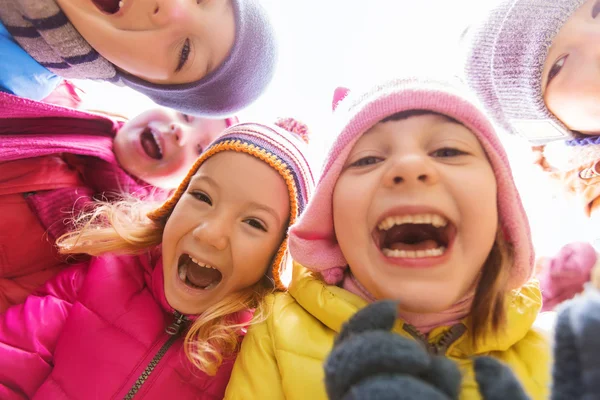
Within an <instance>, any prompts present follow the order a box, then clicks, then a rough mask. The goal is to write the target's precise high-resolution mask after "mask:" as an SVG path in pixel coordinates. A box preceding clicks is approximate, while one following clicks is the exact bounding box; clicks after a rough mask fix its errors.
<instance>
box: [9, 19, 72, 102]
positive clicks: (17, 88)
mask: <svg viewBox="0 0 600 400" xmlns="http://www.w3.org/2000/svg"><path fill="white" fill-rule="evenodd" d="M61 81H62V78H61V77H59V76H58V75H56V74H54V73H52V72H50V71H49V70H48V69H46V68H45V67H42V66H41V65H40V64H39V63H38V62H37V61H35V60H34V59H33V58H32V57H31V56H30V55H29V54H27V52H26V51H25V50H23V48H21V46H19V45H18V44H17V42H15V41H14V39H13V38H12V36H11V34H10V33H9V32H8V31H7V30H6V28H5V27H4V25H2V23H0V91H2V92H7V93H10V94H14V95H16V96H20V97H26V98H29V99H32V100H42V99H44V98H46V97H47V96H48V95H49V94H50V92H52V91H53V90H54V88H56V86H58V84H59V83H60V82H61Z"/></svg>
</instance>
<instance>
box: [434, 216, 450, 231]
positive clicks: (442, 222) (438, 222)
mask: <svg viewBox="0 0 600 400" xmlns="http://www.w3.org/2000/svg"><path fill="white" fill-rule="evenodd" d="M434 217H435V218H434V219H433V221H432V225H433V226H435V227H436V228H442V227H444V226H446V225H447V224H448V221H446V219H445V218H444V217H442V216H441V215H434Z"/></svg>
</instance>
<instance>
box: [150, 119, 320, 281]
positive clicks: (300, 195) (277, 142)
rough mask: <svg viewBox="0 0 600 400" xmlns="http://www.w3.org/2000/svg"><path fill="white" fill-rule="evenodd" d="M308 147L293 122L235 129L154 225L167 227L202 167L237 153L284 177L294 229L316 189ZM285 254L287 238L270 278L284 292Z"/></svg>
mask: <svg viewBox="0 0 600 400" xmlns="http://www.w3.org/2000/svg"><path fill="white" fill-rule="evenodd" d="M307 143H308V130H307V128H306V126H305V125H303V124H301V123H299V122H297V121H296V120H294V119H292V118H287V119H280V120H279V121H277V122H276V123H275V124H274V125H265V124H259V123H251V122H249V123H241V124H237V125H233V126H231V127H229V128H227V129H226V130H225V132H223V134H222V135H221V136H220V137H219V138H218V139H216V140H215V141H214V142H212V143H211V145H210V146H209V147H208V148H207V149H206V150H205V151H204V152H203V153H202V155H200V157H199V158H198V159H197V160H196V162H195V163H194V165H193V166H192V167H191V168H190V170H189V172H188V174H187V176H186V177H185V178H184V180H183V181H182V182H181V184H180V185H179V187H178V188H177V190H176V191H175V192H174V193H173V195H172V196H171V198H169V199H168V200H167V201H166V202H165V203H164V204H163V205H162V206H161V207H159V208H158V209H156V210H154V211H152V212H150V213H149V214H148V217H149V218H150V219H151V220H153V221H155V222H159V223H165V222H166V219H168V218H169V216H170V215H171V212H172V211H173V209H174V208H175V205H176V204H177V202H178V201H179V198H180V197H181V196H182V195H183V193H184V192H185V191H186V190H187V187H188V185H189V183H190V180H191V179H192V178H193V176H194V175H195V174H196V172H197V171H198V169H199V168H200V166H201V165H202V164H203V163H204V162H205V161H206V160H208V159H209V158H210V157H212V156H214V155H215V154H218V153H221V152H223V151H236V152H240V153H246V154H249V155H251V156H253V157H256V158H258V159H259V160H261V161H263V162H264V163H266V164H268V165H269V166H271V167H272V168H273V169H275V170H276V171H277V172H278V173H279V174H280V175H281V177H282V178H283V180H284V181H285V184H286V186H287V188H288V191H289V195H290V215H289V222H288V224H289V225H292V224H293V223H295V222H296V220H297V219H298V217H299V216H300V214H302V212H303V211H304V209H305V208H306V205H307V203H308V200H309V198H310V196H311V194H312V190H313V186H314V178H313V175H312V171H311V169H310V164H309V163H308V161H307V159H306V156H305V153H306V150H307V146H306V144H307ZM286 254H287V237H286V238H285V239H284V240H283V242H282V243H281V245H280V246H279V250H278V251H277V254H276V256H275V259H274V260H273V266H272V268H271V269H270V270H269V272H268V274H267V275H268V276H269V277H271V278H272V279H273V281H274V282H275V286H276V288H278V289H285V285H284V283H283V282H282V281H281V276H282V275H283V274H284V272H285V271H284V270H285V267H286V265H287V263H286Z"/></svg>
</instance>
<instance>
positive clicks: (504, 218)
mask: <svg viewBox="0 0 600 400" xmlns="http://www.w3.org/2000/svg"><path fill="white" fill-rule="evenodd" d="M465 93H468V92H467V90H466V88H460V87H459V86H455V85H453V84H451V83H449V82H447V81H438V80H428V79H423V78H414V79H400V80H394V81H389V82H387V83H384V84H382V85H379V86H376V87H374V88H373V89H371V90H370V91H368V92H365V93H353V92H350V94H348V96H347V97H346V98H344V100H342V101H341V102H340V103H339V105H338V107H337V109H336V111H335V114H334V117H335V122H336V126H337V128H336V130H335V131H336V132H338V136H337V139H336V141H335V143H334V144H333V146H332V147H331V149H330V152H329V155H328V156H327V160H326V162H325V165H324V168H323V173H322V175H321V178H320V181H319V183H318V184H317V187H316V189H315V194H314V196H313V198H312V199H311V201H310V203H309V204H308V207H307V209H306V211H305V212H304V214H303V216H302V217H301V218H300V220H299V221H298V222H297V223H296V225H294V226H293V227H292V228H291V230H290V239H289V249H290V254H291V255H292V258H293V259H294V260H295V261H297V262H298V263H300V264H302V265H303V266H305V267H306V268H308V269H310V270H312V271H317V272H320V273H321V275H322V276H323V279H324V280H325V282H327V283H329V284H338V283H339V282H341V281H342V279H343V276H344V269H346V268H347V267H348V265H347V262H346V259H345V258H344V255H343V254H342V251H341V249H340V247H339V245H338V243H337V239H336V236H335V230H334V225H333V206H332V201H333V189H334V187H335V185H336V182H337V180H338V178H339V176H340V173H341V170H342V167H343V165H344V163H345V161H346V159H347V157H348V155H349V153H350V151H351V150H352V148H353V147H354V144H355V143H356V142H357V141H358V139H359V138H360V137H361V136H362V134H363V133H365V132H366V131H367V130H368V129H369V128H371V127H372V126H374V125H375V124H377V123H378V122H380V121H381V120H383V119H384V118H386V117H388V116H390V115H393V114H395V113H398V112H402V111H410V110H431V111H432V112H437V113H440V114H443V115H447V116H448V117H451V118H454V119H455V120H457V121H459V122H460V123H462V124H463V125H465V126H466V127H467V128H469V129H470V130H471V131H472V132H473V133H474V134H475V135H476V136H477V138H478V139H479V141H480V143H481V145H482V146H483V148H484V150H485V152H486V154H487V156H488V158H489V160H490V164H491V165H492V168H493V170H494V174H495V176H496V181H497V186H498V213H499V216H500V218H499V220H500V225H501V228H502V232H503V234H504V236H505V238H506V240H507V241H508V242H509V243H511V244H513V245H514V249H515V250H514V251H515V259H514V265H513V269H512V271H511V273H510V278H509V287H510V288H511V289H514V288H517V287H520V286H521V285H523V284H524V283H525V282H526V281H527V280H528V279H529V278H530V276H531V274H532V271H533V262H534V259H533V256H534V254H533V245H532V243H531V238H530V232H529V222H528V221H527V216H526V215H525V211H524V209H523V206H522V204H521V200H520V197H519V193H518V192H517V188H516V187H515V184H514V181H513V177H512V173H511V170H510V166H509V163H508V159H507V157H506V153H505V152H504V148H503V147H502V145H501V143H500V141H499V140H498V138H497V136H496V133H495V131H494V128H493V126H492V124H491V123H490V121H489V120H488V119H487V118H486V116H485V115H484V114H483V112H482V111H480V110H479V109H478V108H477V106H476V105H475V103H473V102H471V101H470V100H469V99H468V98H467V97H465Z"/></svg>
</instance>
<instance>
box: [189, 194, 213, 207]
mask: <svg viewBox="0 0 600 400" xmlns="http://www.w3.org/2000/svg"><path fill="white" fill-rule="evenodd" d="M191 195H192V196H194V197H195V198H197V199H198V200H200V201H201V202H204V203H206V204H208V205H209V206H212V200H211V199H210V197H208V195H206V194H205V193H202V192H191Z"/></svg>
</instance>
